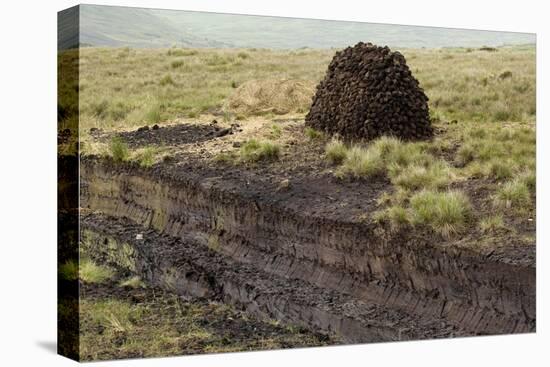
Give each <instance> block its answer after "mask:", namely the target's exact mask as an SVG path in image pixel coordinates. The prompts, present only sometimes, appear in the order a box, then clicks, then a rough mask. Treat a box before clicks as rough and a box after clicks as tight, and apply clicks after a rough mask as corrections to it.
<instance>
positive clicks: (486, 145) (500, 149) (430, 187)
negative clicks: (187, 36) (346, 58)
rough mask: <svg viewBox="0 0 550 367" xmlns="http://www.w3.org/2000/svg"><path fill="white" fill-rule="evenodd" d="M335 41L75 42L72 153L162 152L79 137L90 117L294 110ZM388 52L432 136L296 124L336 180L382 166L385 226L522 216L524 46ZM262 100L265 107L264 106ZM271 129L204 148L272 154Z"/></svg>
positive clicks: (492, 227) (258, 116) (530, 96)
mask: <svg viewBox="0 0 550 367" xmlns="http://www.w3.org/2000/svg"><path fill="white" fill-rule="evenodd" d="M335 51H336V50H312V49H300V50H291V51H273V50H265V49H224V50H216V49H182V48H170V49H130V48H121V49H112V48H84V49H82V50H81V68H80V77H81V82H80V92H81V93H80V97H81V99H80V108H81V110H80V125H81V136H82V139H83V141H84V142H85V144H84V148H83V153H102V154H109V155H112V156H113V157H114V158H115V159H117V160H120V161H124V160H136V161H138V162H139V163H140V165H142V166H150V165H151V164H153V163H154V162H156V161H158V159H159V158H158V157H159V156H161V155H166V154H167V153H166V151H165V150H164V149H163V148H162V147H160V148H159V147H155V148H153V147H149V148H145V149H138V150H133V151H132V150H129V149H128V147H126V146H125V144H124V142H121V141H112V142H111V143H110V144H108V145H107V144H105V143H103V145H102V146H100V147H99V148H98V147H97V144H96V143H91V144H87V142H88V141H91V140H93V139H89V136H88V131H89V129H90V128H100V129H103V130H106V131H109V130H130V129H135V128H137V127H139V126H143V125H149V126H150V125H153V124H157V123H161V124H162V123H170V122H172V121H175V120H177V121H179V122H188V121H189V122H195V121H201V120H203V121H210V120H211V119H212V118H218V119H222V120H223V122H225V123H230V122H233V121H235V120H238V121H239V122H240V123H243V124H246V125H252V124H254V123H257V121H259V120H262V121H267V122H266V123H267V124H269V121H270V120H272V119H274V118H276V117H278V116H277V115H278V114H285V115H286V116H289V115H292V116H293V117H297V118H298V119H299V118H301V117H303V116H305V114H306V113H307V110H308V108H309V103H310V99H309V98H307V95H308V94H310V95H312V94H313V93H314V86H315V85H316V84H317V83H318V82H319V80H321V78H322V77H323V76H324V73H325V70H326V68H327V65H328V63H329V62H330V60H331V58H332V56H333V55H334V52H335ZM400 51H401V52H402V53H403V54H404V55H405V56H406V58H407V62H408V64H409V66H410V68H411V70H412V72H413V74H414V75H415V76H416V78H417V79H418V80H419V82H420V85H421V86H422V87H423V88H424V90H425V92H426V94H427V95H428V97H429V99H430V101H429V105H430V114H431V117H432V121H433V123H434V126H435V127H436V130H437V131H438V133H437V134H436V138H435V139H434V140H433V141H431V142H419V143H404V142H400V141H398V140H396V139H391V138H390V139H388V138H382V139H379V140H378V141H375V142H372V143H371V144H367V145H364V144H357V145H353V146H349V145H346V144H344V143H343V142H340V141H330V138H329V137H324V136H323V135H322V134H320V133H318V132H316V131H313V130H311V129H306V130H305V133H306V135H307V136H308V137H309V138H310V140H311V141H315V142H317V143H318V144H326V157H327V159H328V160H329V161H330V162H332V164H334V165H335V167H336V168H335V175H336V176H337V177H340V178H343V179H344V178H347V177H351V178H353V177H368V176H375V175H385V176H387V177H388V178H389V179H390V181H391V183H392V185H393V187H394V190H393V191H392V192H391V193H386V194H384V195H382V197H381V198H380V200H379V201H380V210H379V211H378V212H377V213H374V214H373V215H374V218H375V219H376V220H378V221H380V222H386V223H388V222H389V223H391V226H392V228H399V227H402V226H411V225H412V226H419V227H427V228H431V229H432V230H434V231H435V232H438V233H441V234H443V235H446V236H451V235H453V234H456V233H460V232H461V231H462V230H463V229H464V228H468V227H472V226H477V227H479V228H480V231H482V232H484V233H488V232H495V231H498V230H500V229H502V228H504V227H506V225H508V226H509V224H510V218H509V216H510V215H513V216H514V218H516V219H517V218H520V219H521V220H522V221H525V220H529V221H533V220H534V216H535V181H536V179H535V142H536V138H535V118H536V105H535V103H536V102H535V90H536V85H535V80H536V78H535V76H536V75H535V72H536V70H535V53H536V50H535V48H534V46H514V47H501V48H497V49H489V50H484V49H470V48H454V49H403V50H400ZM281 79H285V80H288V81H289V82H288V83H290V84H288V83H287V84H288V85H290V87H289V86H288V85H287V84H285V89H284V93H279V95H277V91H278V90H282V88H281V87H280V86H281V84H277V82H276V81H277V80H281ZM285 83H286V82H285ZM292 83H294V84H292ZM281 94H284V96H288V95H291V97H292V98H290V99H289V98H286V99H285V98H284V96H283V98H281ZM258 96H259V97H258ZM304 96H305V97H304ZM239 103H241V106H239ZM270 103H271V104H272V105H273V106H272V108H270V109H266V108H265V107H266V106H265V105H267V106H270ZM243 106H244V107H246V108H241V107H243ZM254 107H258V108H254ZM259 107H262V108H259ZM267 126H270V125H267ZM271 126H272V125H271ZM272 129H273V130H272V131H270V134H269V135H270V136H269V139H268V140H266V141H263V140H260V139H258V140H256V139H251V140H250V141H248V142H246V143H245V144H244V145H243V146H242V147H241V148H240V149H238V150H236V151H235V152H234V153H229V154H227V153H223V154H220V155H219V156H218V157H217V158H216V159H217V160H218V161H223V162H227V163H231V164H239V163H242V164H246V163H247V162H255V161H263V162H265V164H269V162H270V161H273V160H277V159H278V157H279V156H280V155H281V151H282V149H281V144H280V143H279V140H280V136H281V131H280V129H279V128H277V127H276V126H274V127H273V126H272ZM277 129H279V130H277ZM476 179H477V180H478V181H479V182H481V183H480V184H479V185H481V186H482V187H484V188H488V191H489V193H488V194H487V195H486V197H484V198H483V200H482V202H483V203H482V204H483V208H484V211H483V213H482V214H481V215H479V214H478V215H477V216H476V215H472V212H479V207H477V208H474V209H472V205H471V203H470V198H469V196H468V192H467V191H468V190H473V189H471V188H470V187H468V185H469V184H470V182H471V180H476ZM478 201H479V200H478ZM478 204H479V203H478ZM478 206H479V205H478ZM493 212H494V213H493ZM491 213H493V214H491ZM511 213H512V214H511ZM504 214H506V215H505V218H504V219H503V218H502V216H503V215H504ZM506 216H508V219H507V218H506ZM472 218H474V220H472Z"/></svg>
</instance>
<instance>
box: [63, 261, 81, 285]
mask: <svg viewBox="0 0 550 367" xmlns="http://www.w3.org/2000/svg"><path fill="white" fill-rule="evenodd" d="M58 271H59V275H60V276H61V278H62V279H65V280H76V279H78V262H76V261H72V260H69V261H67V262H65V263H63V264H61V266H59V270H58Z"/></svg>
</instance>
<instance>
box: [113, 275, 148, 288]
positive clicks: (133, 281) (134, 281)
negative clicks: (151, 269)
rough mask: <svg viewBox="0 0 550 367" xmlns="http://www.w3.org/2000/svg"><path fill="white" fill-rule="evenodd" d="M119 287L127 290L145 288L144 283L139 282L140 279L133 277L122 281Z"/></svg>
mask: <svg viewBox="0 0 550 367" xmlns="http://www.w3.org/2000/svg"><path fill="white" fill-rule="evenodd" d="M119 285H120V286H121V287H127V288H134V289H136V288H146V287H147V286H146V285H145V283H143V281H142V280H141V278H140V277H138V276H133V277H130V278H128V279H126V280H123V281H121V282H120V283H119Z"/></svg>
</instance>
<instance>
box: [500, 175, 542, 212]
mask: <svg viewBox="0 0 550 367" xmlns="http://www.w3.org/2000/svg"><path fill="white" fill-rule="evenodd" d="M493 202H494V204H495V206H496V207H499V208H501V209H514V210H518V211H522V210H527V209H529V208H531V206H532V205H533V203H532V199H531V193H530V191H529V187H528V185H527V183H526V182H524V181H522V180H520V179H518V180H513V181H510V182H507V183H505V184H504V185H503V186H502V187H500V188H499V189H498V190H497V192H496V193H495V195H494V197H493Z"/></svg>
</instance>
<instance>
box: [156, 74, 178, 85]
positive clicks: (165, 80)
mask: <svg viewBox="0 0 550 367" xmlns="http://www.w3.org/2000/svg"><path fill="white" fill-rule="evenodd" d="M159 84H160V85H162V86H165V85H168V84H170V85H174V84H175V83H174V79H172V76H170V75H165V76H163V77H162V79H160V81H159Z"/></svg>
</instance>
